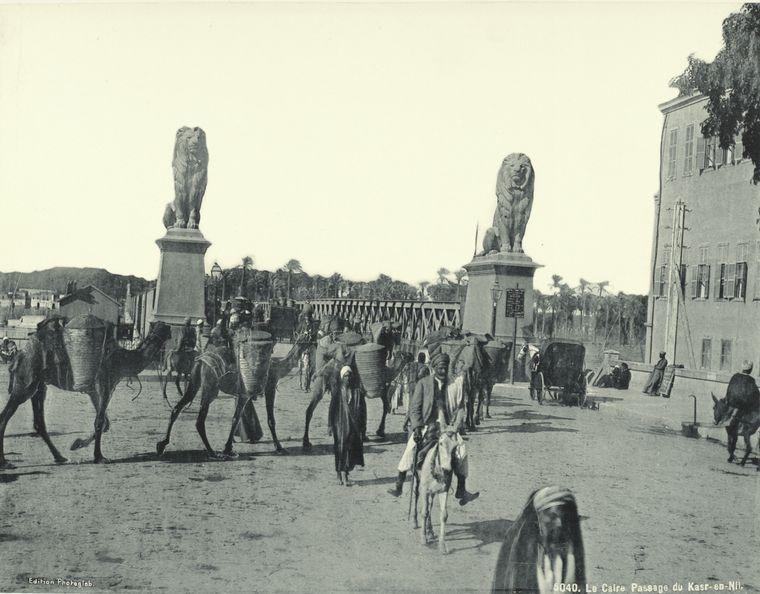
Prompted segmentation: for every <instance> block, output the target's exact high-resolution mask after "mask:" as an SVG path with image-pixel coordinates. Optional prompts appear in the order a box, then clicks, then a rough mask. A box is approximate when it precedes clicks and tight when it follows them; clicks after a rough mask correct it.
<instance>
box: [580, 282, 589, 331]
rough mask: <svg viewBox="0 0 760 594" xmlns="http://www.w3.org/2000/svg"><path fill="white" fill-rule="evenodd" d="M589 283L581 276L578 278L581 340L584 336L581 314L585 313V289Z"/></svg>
mask: <svg viewBox="0 0 760 594" xmlns="http://www.w3.org/2000/svg"><path fill="white" fill-rule="evenodd" d="M590 284H591V283H590V282H588V281H587V280H586V279H585V278H581V279H579V280H578V285H579V287H578V288H579V289H580V290H581V300H580V301H581V302H580V306H581V308H580V309H581V340H583V337H584V336H585V331H584V327H583V314H584V313H585V310H586V289H587V288H588V286H589V285H590Z"/></svg>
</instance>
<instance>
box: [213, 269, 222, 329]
mask: <svg viewBox="0 0 760 594" xmlns="http://www.w3.org/2000/svg"><path fill="white" fill-rule="evenodd" d="M222 277H223V272H222V267H221V266H219V263H218V262H214V265H213V266H212V267H211V278H213V279H214V321H213V325H214V326H216V302H217V299H218V297H219V281H220V280H221V279H222Z"/></svg>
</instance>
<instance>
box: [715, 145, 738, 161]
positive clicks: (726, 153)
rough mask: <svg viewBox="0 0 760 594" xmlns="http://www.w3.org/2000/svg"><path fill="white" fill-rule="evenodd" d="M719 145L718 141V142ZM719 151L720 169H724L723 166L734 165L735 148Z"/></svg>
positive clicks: (730, 147) (719, 149)
mask: <svg viewBox="0 0 760 594" xmlns="http://www.w3.org/2000/svg"><path fill="white" fill-rule="evenodd" d="M716 144H717V140H716ZM717 151H718V167H722V166H723V165H733V164H734V146H733V145H731V146H729V147H728V148H720V147H718V148H717Z"/></svg>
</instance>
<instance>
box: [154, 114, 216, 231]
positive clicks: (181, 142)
mask: <svg viewBox="0 0 760 594" xmlns="http://www.w3.org/2000/svg"><path fill="white" fill-rule="evenodd" d="M172 169H173V170H174V202H170V203H169V204H167V205H166V209H165V210H164V227H166V228H167V229H169V228H171V227H174V228H175V229H176V228H179V229H183V228H188V229H197V228H198V224H199V223H200V221H201V203H202V202H203V194H205V193H206V182H207V180H208V149H207V148H206V133H205V132H204V131H203V130H202V129H200V128H188V127H187V126H185V127H183V128H180V129H179V130H177V138H176V140H175V142H174V159H172Z"/></svg>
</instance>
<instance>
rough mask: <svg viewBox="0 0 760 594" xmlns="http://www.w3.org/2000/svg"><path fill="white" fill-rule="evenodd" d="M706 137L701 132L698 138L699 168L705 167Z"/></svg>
mask: <svg viewBox="0 0 760 594" xmlns="http://www.w3.org/2000/svg"><path fill="white" fill-rule="evenodd" d="M705 150H706V149H705V137H704V136H702V135H701V134H700V135H699V137H698V138H697V169H699V170H700V171H701V170H702V169H704V168H705Z"/></svg>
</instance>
